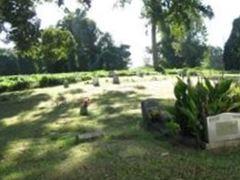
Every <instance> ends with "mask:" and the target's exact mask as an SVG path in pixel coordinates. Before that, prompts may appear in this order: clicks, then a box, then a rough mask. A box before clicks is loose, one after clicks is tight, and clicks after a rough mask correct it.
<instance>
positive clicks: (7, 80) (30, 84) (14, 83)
mask: <svg viewBox="0 0 240 180" xmlns="http://www.w3.org/2000/svg"><path fill="white" fill-rule="evenodd" d="M140 72H141V73H143V74H149V75H156V74H158V73H157V72H155V71H153V70H152V69H132V70H119V71H116V73H117V75H118V76H136V75H137V74H139V73H140ZM108 76H109V72H108V71H94V72H76V73H60V74H38V75H37V74H34V75H18V76H3V77H0V93H3V92H8V91H17V90H24V89H32V88H39V87H49V86H56V85H64V84H65V83H66V82H67V83H75V82H83V81H89V80H91V79H92V78H93V77H108Z"/></svg>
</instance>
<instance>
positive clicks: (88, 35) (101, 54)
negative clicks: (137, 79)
mask: <svg viewBox="0 0 240 180" xmlns="http://www.w3.org/2000/svg"><path fill="white" fill-rule="evenodd" d="M17 48H18V47H17ZM129 48H130V47H129V46H128V45H124V44H123V45H119V46H116V45H115V43H114V41H113V40H112V37H111V35H110V34H109V33H103V32H101V31H100V30H99V29H98V27H97V26H96V23H95V22H94V21H93V20H91V19H89V18H87V16H86V11H84V10H80V9H77V10H76V12H74V13H72V12H69V11H68V13H67V16H66V17H65V18H64V19H63V20H61V21H60V22H59V23H58V26H57V27H55V28H54V27H52V28H48V29H44V30H42V31H41V36H40V37H39V38H38V40H37V41H35V42H34V43H32V44H31V46H30V47H28V48H25V49H21V50H20V49H19V48H18V50H17V51H15V52H13V51H12V52H10V50H1V51H0V57H1V59H3V58H5V59H6V60H1V62H0V63H1V64H2V65H3V66H2V69H3V70H2V71H0V74H2V75H12V74H18V73H19V74H33V73H59V72H75V71H87V70H99V69H106V70H119V69H126V68H127V67H128V64H129V62H130V58H129V57H130V55H131V54H130V52H129ZM12 54H14V58H13V57H12ZM7 59H10V60H11V61H7ZM10 64H11V68H10V69H8V66H9V65H10ZM12 68H15V69H14V70H12Z"/></svg>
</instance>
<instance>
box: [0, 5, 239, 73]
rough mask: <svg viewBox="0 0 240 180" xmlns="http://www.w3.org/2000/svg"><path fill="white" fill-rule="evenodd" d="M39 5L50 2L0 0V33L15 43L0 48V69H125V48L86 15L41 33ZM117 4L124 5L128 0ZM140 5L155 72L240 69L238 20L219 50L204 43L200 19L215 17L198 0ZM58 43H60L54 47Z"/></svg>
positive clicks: (80, 13)
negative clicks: (162, 69)
mask: <svg viewBox="0 0 240 180" xmlns="http://www.w3.org/2000/svg"><path fill="white" fill-rule="evenodd" d="M44 1H51V0H25V1H22V0H1V1H0V32H1V31H4V32H5V33H6V34H7V36H6V39H5V40H6V41H13V42H15V44H16V48H15V51H14V52H9V51H6V52H4V53H3V51H4V50H1V52H2V53H1V59H4V58H3V57H5V59H6V55H10V54H11V56H9V59H11V60H10V61H9V62H6V60H2V61H1V62H0V63H1V67H3V66H4V65H2V64H7V63H8V64H9V63H12V62H13V61H14V60H13V59H14V57H15V58H16V57H18V59H17V61H16V64H15V65H14V64H13V65H11V67H16V70H15V71H14V72H20V73H33V72H62V71H78V70H94V69H114V68H124V67H126V66H127V63H128V62H129V55H130V53H129V51H128V49H129V47H128V46H127V45H121V46H116V45H114V43H113V42H112V38H111V36H110V35H109V34H106V33H102V32H101V31H100V30H99V29H98V28H97V27H96V24H95V23H94V22H93V21H92V20H90V19H88V18H87V17H86V12H85V11H80V10H78V11H76V12H75V13H71V12H68V15H67V16H66V17H65V18H64V19H63V20H62V21H60V22H59V23H58V26H57V27H56V28H50V29H47V30H44V31H41V30H40V20H39V19H38V17H37V16H36V12H35V7H36V5H37V4H38V3H39V2H44ZM117 1H118V2H119V3H120V5H122V6H123V5H125V4H126V3H130V2H131V1H132V0H117ZM142 1H143V4H144V7H143V11H142V15H143V17H145V18H146V19H148V21H149V25H150V27H151V34H152V47H151V50H150V52H151V54H152V57H153V58H152V59H153V66H154V68H155V69H159V67H168V68H181V67H186V66H187V67H195V66H204V67H210V68H212V67H213V68H218V69H222V68H225V69H227V70H231V69H240V63H239V62H238V59H239V57H238V56H239V55H238V54H239V53H238V45H237V44H238V42H237V41H238V39H239V38H238V35H237V34H238V33H236V32H237V31H238V25H237V24H238V22H237V20H236V21H235V23H234V27H235V28H233V31H232V35H231V36H230V39H229V41H228V42H227V43H226V45H225V47H224V51H223V50H222V49H221V48H219V47H212V46H208V45H207V44H206V38H207V31H206V27H205V25H204V19H205V18H212V17H213V15H214V14H213V10H212V8H211V7H210V6H209V5H207V4H205V3H204V1H203V0H142ZM57 2H58V4H59V6H61V5H62V4H64V1H63V0H58V1H57ZM79 2H80V3H82V4H83V5H84V6H85V7H86V8H90V6H91V0H79ZM9 26H10V28H9ZM84 27H86V28H84ZM157 37H160V38H157ZM50 39H52V40H53V39H54V40H55V41H50ZM62 40H64V43H58V41H62ZM234 44H235V45H234ZM69 45H71V46H69ZM60 46H61V48H62V49H61V48H60ZM64 47H65V48H64ZM70 47H71V48H70ZM50 49H51V51H50ZM60 49H61V50H60ZM60 52H61V53H60ZM118 53H119V54H118ZM223 53H224V55H223ZM237 64H239V66H238V65H237ZM23 67H24V68H23ZM2 69H3V68H2ZM5 71H6V70H5Z"/></svg>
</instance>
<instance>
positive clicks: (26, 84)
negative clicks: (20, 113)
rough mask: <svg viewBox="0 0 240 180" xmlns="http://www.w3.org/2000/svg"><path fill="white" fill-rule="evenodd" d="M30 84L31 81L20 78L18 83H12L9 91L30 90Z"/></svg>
mask: <svg viewBox="0 0 240 180" xmlns="http://www.w3.org/2000/svg"><path fill="white" fill-rule="evenodd" d="M30 84H31V82H30V81H27V80H25V79H22V78H19V79H18V80H16V81H12V85H11V86H9V88H8V91H20V90H24V89H29V88H30Z"/></svg>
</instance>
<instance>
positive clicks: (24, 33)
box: [0, 0, 91, 51]
mask: <svg viewBox="0 0 240 180" xmlns="http://www.w3.org/2000/svg"><path fill="white" fill-rule="evenodd" d="M44 1H48V2H49V1H53V0H0V33H1V32H2V31H4V32H5V33H6V34H7V38H6V42H7V41H13V42H15V44H16V48H17V49H18V50H20V51H25V50H27V49H28V48H30V47H31V46H32V45H33V44H34V43H35V42H36V41H37V40H38V38H39V37H40V31H39V28H40V20H39V19H38V18H37V17H36V11H35V7H36V5H37V4H38V3H40V2H44ZM78 1H79V2H80V3H83V4H85V5H87V6H88V7H90V6H91V0H78ZM57 3H58V5H59V6H61V5H62V4H63V3H64V0H57Z"/></svg>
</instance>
